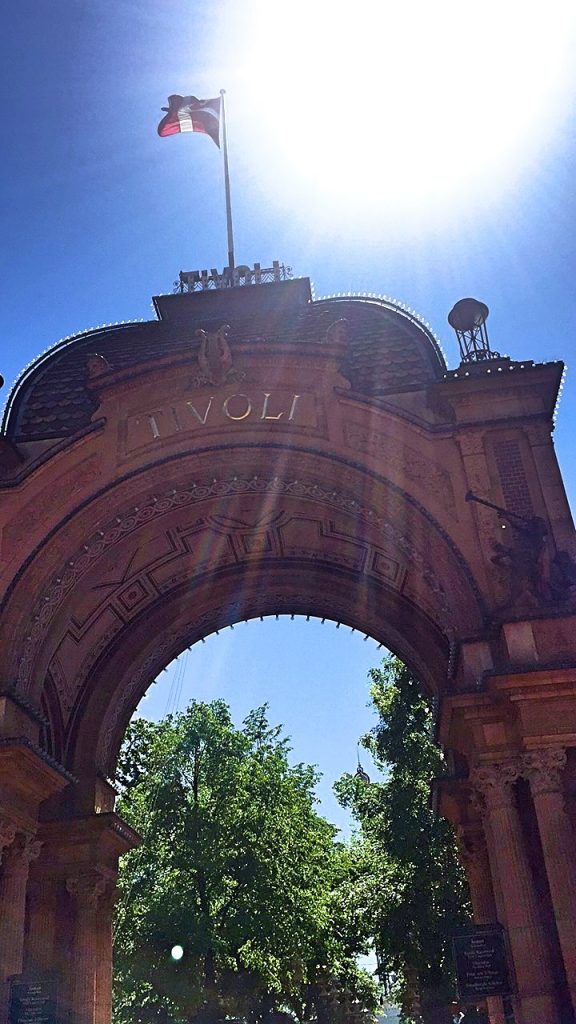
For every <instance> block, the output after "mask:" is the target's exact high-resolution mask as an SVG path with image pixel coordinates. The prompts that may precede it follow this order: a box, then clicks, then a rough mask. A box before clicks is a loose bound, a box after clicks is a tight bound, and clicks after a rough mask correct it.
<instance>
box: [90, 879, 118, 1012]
mask: <svg viewBox="0 0 576 1024" xmlns="http://www.w3.org/2000/svg"><path fill="white" fill-rule="evenodd" d="M117 897H118V889H117V888H116V886H115V885H113V884H111V885H109V886H108V888H107V889H106V891H105V893H104V895H103V896H102V897H101V899H100V903H99V906H98V958H97V964H96V1016H95V1024H110V1019H111V1016H112V923H113V918H114V904H115V902H116V899H117Z"/></svg>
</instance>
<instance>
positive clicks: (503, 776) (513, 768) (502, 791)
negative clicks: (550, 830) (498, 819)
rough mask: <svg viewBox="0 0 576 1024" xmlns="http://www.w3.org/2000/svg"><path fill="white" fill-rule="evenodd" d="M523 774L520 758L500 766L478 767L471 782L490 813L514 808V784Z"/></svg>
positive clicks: (502, 763)
mask: <svg viewBox="0 0 576 1024" xmlns="http://www.w3.org/2000/svg"><path fill="white" fill-rule="evenodd" d="M521 774H522V762H521V761H520V759H519V758H515V759H514V760H511V761H506V762H500V763H498V764H489V765H478V766H477V767H476V768H474V769H473V770H472V772H471V773H470V782H471V783H472V786H473V787H474V789H475V790H476V792H477V794H478V795H479V797H480V798H481V800H482V802H483V805H484V807H485V808H486V810H488V811H494V810H497V809H498V808H499V807H513V806H514V783H515V782H517V781H518V779H519V778H520V776H521Z"/></svg>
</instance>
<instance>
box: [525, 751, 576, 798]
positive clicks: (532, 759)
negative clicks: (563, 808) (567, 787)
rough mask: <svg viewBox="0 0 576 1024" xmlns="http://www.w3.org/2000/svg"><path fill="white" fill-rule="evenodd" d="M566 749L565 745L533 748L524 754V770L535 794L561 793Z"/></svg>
mask: <svg viewBox="0 0 576 1024" xmlns="http://www.w3.org/2000/svg"><path fill="white" fill-rule="evenodd" d="M565 768H566V751H565V749H564V748H563V747H550V748H548V749H546V748H544V749H543V750H531V751H530V752H529V753H528V754H525V755H524V772H525V775H526V778H527V779H528V781H529V782H530V789H531V792H532V795H533V796H540V795H541V794H542V793H561V792H562V788H563V787H562V779H563V775H564V769H565Z"/></svg>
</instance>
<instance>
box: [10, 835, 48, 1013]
mask: <svg viewBox="0 0 576 1024" xmlns="http://www.w3.org/2000/svg"><path fill="white" fill-rule="evenodd" d="M41 845H42V844H41V843H39V842H36V841H35V840H34V839H33V838H32V837H30V836H24V835H22V834H19V835H17V836H16V838H15V839H14V841H13V842H12V843H11V844H10V846H7V847H6V852H5V853H4V856H3V858H2V867H1V869H0V984H1V985H2V988H1V992H0V1024H4V1022H5V1021H6V1020H7V1018H8V997H9V990H8V979H9V978H10V977H11V975H13V974H21V973H22V968H23V957H24V925H25V918H26V886H27V883H28V873H29V870H30V861H32V860H35V859H36V857H38V855H39V853H40V848H41Z"/></svg>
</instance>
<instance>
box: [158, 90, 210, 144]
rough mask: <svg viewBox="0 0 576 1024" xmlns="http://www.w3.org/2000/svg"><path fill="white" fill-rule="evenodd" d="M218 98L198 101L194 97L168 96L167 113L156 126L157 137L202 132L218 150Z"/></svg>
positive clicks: (165, 108) (164, 108)
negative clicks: (211, 140)
mask: <svg viewBox="0 0 576 1024" xmlns="http://www.w3.org/2000/svg"><path fill="white" fill-rule="evenodd" d="M220 103H221V100H220V96H218V97H217V98H216V99H213V100H199V99H196V96H169V97H168V106H167V107H162V110H166V111H168V113H167V114H166V117H163V118H162V120H161V121H160V124H159V125H158V135H160V136H161V138H166V136H168V135H177V134H178V132H202V133H203V135H209V136H210V138H211V139H213V141H214V142H215V143H216V145H217V146H218V148H220Z"/></svg>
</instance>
